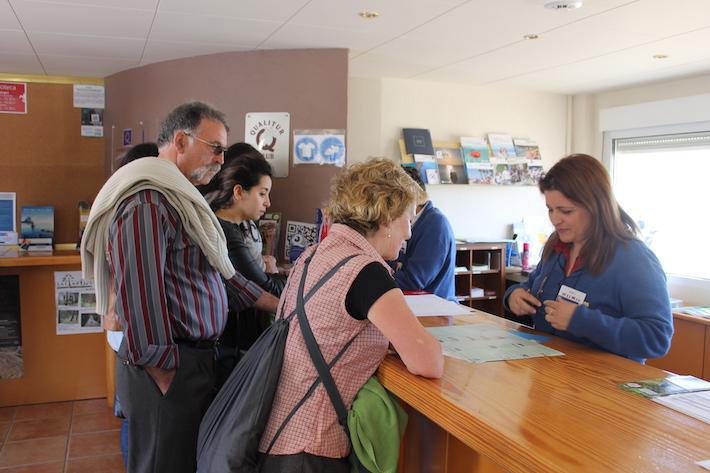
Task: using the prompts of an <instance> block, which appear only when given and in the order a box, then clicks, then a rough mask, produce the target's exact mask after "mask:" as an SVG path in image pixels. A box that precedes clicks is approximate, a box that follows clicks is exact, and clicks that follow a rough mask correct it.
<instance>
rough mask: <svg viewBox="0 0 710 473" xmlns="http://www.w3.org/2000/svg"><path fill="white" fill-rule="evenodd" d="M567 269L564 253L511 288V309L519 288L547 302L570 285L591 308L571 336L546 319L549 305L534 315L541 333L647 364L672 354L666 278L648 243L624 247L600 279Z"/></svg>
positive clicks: (579, 313) (579, 314) (580, 313)
mask: <svg viewBox="0 0 710 473" xmlns="http://www.w3.org/2000/svg"><path fill="white" fill-rule="evenodd" d="M565 265H566V260H565V256H564V255H563V254H560V253H556V254H553V255H552V256H551V257H550V258H548V259H547V260H545V261H541V262H540V264H539V265H538V266H537V268H535V271H533V272H532V273H531V274H530V277H529V278H528V281H527V282H526V283H523V284H516V285H515V286H511V287H510V288H508V290H507V291H506V292H505V301H506V306H507V303H508V296H509V295H510V293H511V292H513V291H514V290H515V289H517V288H519V287H522V288H524V289H526V290H529V291H530V293H532V294H533V295H534V296H536V297H537V298H538V299H539V300H540V301H541V302H543V301H545V300H555V299H556V298H557V293H558V291H559V290H560V287H561V286H562V285H563V284H564V285H566V286H569V287H571V288H574V289H577V290H578V291H581V292H583V293H585V294H586V295H587V297H586V299H585V302H586V303H587V304H588V306H587V305H579V306H577V308H576V309H575V311H574V315H573V316H572V320H571V321H570V325H569V327H567V330H566V331H564V330H555V329H554V328H553V327H552V326H551V325H550V324H549V323H548V322H547V321H546V320H545V310H544V306H543V307H541V308H539V309H538V310H537V312H536V313H535V315H534V316H533V320H534V322H535V328H536V329H538V330H542V331H544V332H549V333H552V334H554V335H558V336H560V337H564V338H567V339H569V340H572V341H575V342H579V343H583V344H585V345H589V346H592V347H597V348H601V349H603V350H606V351H610V352H612V353H616V354H617V355H621V356H625V357H627V358H631V359H633V360H636V361H639V362H642V363H643V362H644V361H645V360H644V359H645V358H657V357H660V356H663V355H665V354H666V352H667V351H668V349H669V348H670V343H671V337H672V336H673V317H672V314H671V307H670V300H669V296H668V288H667V286H666V275H665V273H664V272H663V268H661V264H660V263H659V262H658V259H657V258H656V255H654V254H653V252H652V251H651V250H650V249H649V248H648V247H647V246H646V245H645V244H644V243H643V242H641V241H639V240H632V241H629V242H627V243H625V244H624V243H621V244H619V245H618V246H617V248H616V251H615V253H614V257H613V259H612V260H611V262H610V263H609V264H608V265H607V267H606V269H604V271H602V273H601V274H599V275H597V276H594V275H592V274H590V273H588V272H587V271H586V269H585V268H584V267H582V268H580V269H578V270H576V271H574V272H573V273H572V274H570V275H569V276H565V274H564V268H565Z"/></svg>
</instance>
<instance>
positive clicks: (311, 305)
mask: <svg viewBox="0 0 710 473" xmlns="http://www.w3.org/2000/svg"><path fill="white" fill-rule="evenodd" d="M417 193H418V190H417V187H416V184H415V183H414V182H413V181H412V179H411V178H410V177H409V176H407V174H406V173H405V172H404V171H402V169H400V167H399V166H398V165H397V164H395V163H393V162H392V161H389V160H386V159H374V160H370V161H367V162H364V163H358V164H355V165H352V166H350V167H348V168H347V169H346V170H345V171H344V172H343V173H341V174H340V175H338V176H336V177H335V178H334V180H333V183H332V187H331V200H330V204H329V206H328V208H327V214H328V216H329V218H330V220H331V222H332V227H331V230H330V233H329V234H328V237H327V238H325V239H324V240H323V241H322V242H321V243H320V244H319V245H318V246H317V247H311V248H309V249H308V250H306V252H305V253H304V254H303V255H302V256H301V257H300V258H299V260H298V261H297V262H296V265H295V266H294V268H293V270H292V272H291V276H290V277H289V280H288V282H287V285H286V288H285V290H284V293H283V294H282V297H281V302H280V304H279V313H283V314H290V313H292V312H293V311H295V310H296V308H297V302H298V299H299V293H300V295H301V297H303V294H309V292H311V291H312V290H314V287H317V286H320V288H319V289H317V290H316V291H315V292H314V293H313V296H312V297H311V298H310V299H308V298H307V296H306V299H305V304H304V305H303V307H304V309H305V311H304V312H305V313H306V315H307V319H308V322H309V325H310V327H311V329H312V332H313V335H314V337H315V339H316V342H317V344H318V346H319V348H320V351H321V352H322V354H323V358H324V359H325V361H326V362H327V363H328V364H329V365H330V364H332V363H333V360H334V359H336V360H337V361H336V362H335V363H334V364H332V366H330V373H331V375H332V377H333V379H334V381H335V384H336V386H337V389H338V391H339V393H340V395H341V397H342V400H343V403H344V404H345V407H346V408H349V407H350V406H351V404H352V402H353V399H354V397H355V394H356V393H357V392H358V391H359V390H360V388H361V387H362V386H363V385H364V384H365V382H366V381H367V380H368V379H369V378H370V377H371V376H372V375H373V374H374V372H375V370H376V369H377V367H378V366H379V364H380V362H381V361H382V360H383V359H384V357H385V355H386V353H387V347H388V345H389V344H390V343H391V344H392V346H393V347H394V348H395V349H396V350H397V352H398V353H399V355H400V356H401V358H402V361H403V362H404V364H405V365H406V367H407V369H408V370H409V371H410V372H412V373H414V374H417V375H420V376H426V377H430V378H438V377H440V376H441V375H442V372H443V364H444V361H443V355H442V353H441V346H440V345H439V342H438V341H437V340H436V339H435V338H434V337H433V336H431V335H430V334H429V333H428V332H427V331H426V330H424V328H423V327H422V325H421V324H420V323H419V321H418V320H417V319H416V317H415V316H414V314H412V312H411V310H410V309H409V307H408V306H407V304H406V302H405V300H404V296H403V295H402V291H400V290H399V289H398V288H397V286H396V284H395V282H394V280H393V279H392V275H391V269H390V268H389V266H388V265H387V263H386V262H385V261H386V260H393V259H395V258H396V257H397V255H398V253H399V249H400V247H401V245H402V242H403V241H404V240H406V239H408V238H409V236H410V234H411V228H410V224H411V219H412V218H413V217H414V208H415V201H416V197H417ZM348 258H349V259H348ZM343 261H347V262H346V263H344V265H342V266H341V267H340V268H339V270H337V271H336V272H335V273H333V269H334V268H336V267H337V266H339V263H340V264H342V262H343ZM329 273H330V274H331V277H330V278H328V279H326V280H325V282H324V283H323V284H322V286H321V285H320V284H318V282H319V281H321V280H322V278H323V276H324V275H328V274H329ZM302 279H303V280H302ZM302 300H303V299H302ZM348 343H350V345H349V346H348V347H347V349H346V350H345V351H344V352H343V351H342V350H343V347H345V346H347V344H348ZM318 378H319V376H318V372H317V370H316V368H315V367H314V364H313V362H312V361H311V357H310V355H309V351H308V348H307V346H306V343H305V341H304V335H303V333H302V331H301V328H300V325H299V322H298V319H297V318H296V317H294V318H293V319H291V327H290V330H289V335H288V339H287V342H286V348H285V355H284V360H283V366H282V368H281V376H280V379H279V383H278V389H277V392H276V396H275V398H274V403H273V407H272V409H271V416H270V418H269V422H268V424H267V426H266V430H265V432H264V435H263V437H262V439H261V445H260V447H259V450H260V451H261V452H268V454H266V455H263V456H262V465H261V471H262V472H270V471H274V472H275V471H289V472H307V471H328V472H335V473H337V472H341V471H342V472H347V471H349V465H348V462H347V457H348V452H349V448H350V446H349V441H348V439H347V438H346V435H345V431H344V429H343V428H342V427H341V426H340V425H339V423H338V418H337V416H336V412H335V409H334V407H333V404H332V403H331V399H330V397H329V396H328V394H327V392H326V390H325V388H324V387H323V384H320V385H318V387H317V388H315V390H314V391H312V392H311V393H310V394H308V393H309V388H311V386H312V385H313V383H314V382H315V381H316V380H318ZM302 400H304V401H303V402H302V404H301V405H300V407H298V408H297V410H295V413H294V412H293V411H294V406H295V405H296V404H298V403H299V401H302ZM274 439H275V440H274Z"/></svg>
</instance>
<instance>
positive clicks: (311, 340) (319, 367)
mask: <svg viewBox="0 0 710 473" xmlns="http://www.w3.org/2000/svg"><path fill="white" fill-rule="evenodd" d="M307 271H308V268H307V267H306V268H304V270H303V279H301V284H300V285H299V287H298V295H297V297H296V313H297V314H298V323H299V325H300V327H301V333H302V334H303V339H304V340H305V341H306V347H307V348H308V353H309V354H310V355H311V360H312V361H313V364H314V365H315V367H316V371H318V376H320V379H321V381H323V387H325V390H326V392H327V393H328V397H330V401H331V402H332V403H333V407H334V408H335V413H336V414H337V415H338V422H339V423H340V425H342V426H343V427H344V428H345V430H346V432H347V429H348V427H347V426H348V411H347V409H345V403H344V402H343V398H342V397H341V396H340V392H339V391H338V387H337V386H336V385H335V380H334V379H333V376H332V375H331V374H330V369H329V368H328V364H327V363H326V362H325V358H323V353H321V351H320V348H319V347H318V342H317V341H316V337H315V335H313V330H312V329H311V324H310V323H308V317H307V316H306V307H305V301H304V299H303V288H304V286H305V282H306V277H305V276H306V273H307Z"/></svg>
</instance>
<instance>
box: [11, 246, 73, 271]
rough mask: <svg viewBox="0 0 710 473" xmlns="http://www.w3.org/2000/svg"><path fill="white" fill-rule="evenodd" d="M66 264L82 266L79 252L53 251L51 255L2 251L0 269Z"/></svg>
mask: <svg viewBox="0 0 710 473" xmlns="http://www.w3.org/2000/svg"><path fill="white" fill-rule="evenodd" d="M65 264H74V265H76V264H78V265H81V257H80V256H79V252H78V251H53V252H51V253H39V254H31V253H18V252H17V251H8V250H3V251H0V268H25V267H28V266H60V265H65Z"/></svg>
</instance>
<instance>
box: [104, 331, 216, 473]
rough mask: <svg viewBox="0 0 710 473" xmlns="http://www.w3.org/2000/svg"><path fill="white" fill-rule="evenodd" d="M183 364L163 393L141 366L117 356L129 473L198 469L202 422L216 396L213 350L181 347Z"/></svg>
mask: <svg viewBox="0 0 710 473" xmlns="http://www.w3.org/2000/svg"><path fill="white" fill-rule="evenodd" d="M179 351H180V367H179V368H178V369H177V372H176V373H175V378H174V379H173V382H172V384H171V385H170V388H169V389H168V391H167V392H166V393H165V395H163V394H162V393H161V392H160V389H158V386H157V385H156V384H155V381H153V378H151V377H150V375H149V374H148V373H147V372H146V371H145V370H144V369H143V368H142V367H140V366H133V365H129V364H127V363H126V362H125V360H127V356H126V342H125V340H124V342H123V344H122V345H121V348H120V349H119V351H118V357H117V358H116V390H117V392H118V397H119V399H120V400H121V406H122V408H123V412H124V414H125V415H126V419H128V469H127V471H128V473H183V472H184V473H195V470H196V469H197V459H196V457H197V433H198V430H199V427H200V421H201V420H202V416H203V415H204V413H205V411H206V410H207V408H208V407H209V405H210V402H212V399H213V397H214V394H215V388H214V386H215V366H214V351H213V350H211V349H195V348H189V347H184V346H180V348H179Z"/></svg>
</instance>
